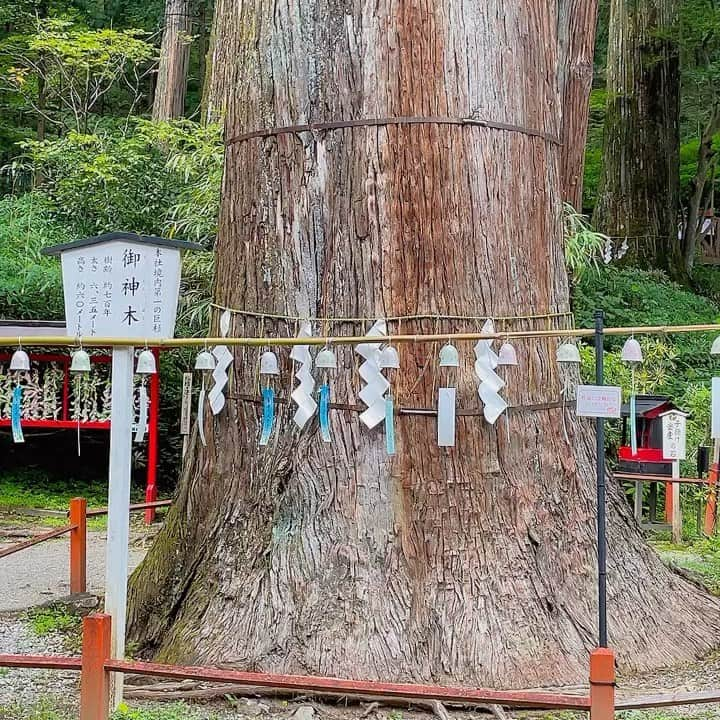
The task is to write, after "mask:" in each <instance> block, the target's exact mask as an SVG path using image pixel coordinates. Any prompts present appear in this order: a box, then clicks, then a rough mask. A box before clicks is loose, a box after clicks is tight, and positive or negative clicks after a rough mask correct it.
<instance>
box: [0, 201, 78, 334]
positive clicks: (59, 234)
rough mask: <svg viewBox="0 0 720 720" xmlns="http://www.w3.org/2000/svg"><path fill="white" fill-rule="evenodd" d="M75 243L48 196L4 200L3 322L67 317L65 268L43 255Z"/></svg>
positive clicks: (0, 211) (0, 224) (0, 219)
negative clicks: (51, 247)
mask: <svg viewBox="0 0 720 720" xmlns="http://www.w3.org/2000/svg"><path fill="white" fill-rule="evenodd" d="M70 239H72V236H71V235H70V234H69V233H68V231H67V230H66V228H65V227H64V226H63V225H62V224H60V223H59V222H58V221H57V220H56V219H55V218H54V217H53V210H52V206H51V204H50V203H49V202H48V201H47V199H46V198H44V197H43V196H42V195H40V194H38V193H28V194H26V195H23V196H21V197H12V196H10V197H5V198H2V199H0V317H1V318H14V319H18V318H22V319H26V320H55V319H62V318H63V315H64V313H63V300H62V282H61V278H60V266H59V263H58V261H57V259H56V258H49V257H45V256H43V255H41V254H40V250H41V249H42V248H43V247H46V246H48V245H53V244H55V243H59V242H67V241H69V240H70Z"/></svg>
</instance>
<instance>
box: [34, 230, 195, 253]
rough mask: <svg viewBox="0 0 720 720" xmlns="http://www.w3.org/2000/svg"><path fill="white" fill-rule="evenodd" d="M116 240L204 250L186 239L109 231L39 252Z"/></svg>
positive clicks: (55, 251)
mask: <svg viewBox="0 0 720 720" xmlns="http://www.w3.org/2000/svg"><path fill="white" fill-rule="evenodd" d="M116 240H120V241H123V240H124V241H127V242H134V243H140V244H142V245H155V246H160V247H170V248H177V249H178V250H205V248H204V247H203V246H202V245H200V244H198V243H193V242H188V241H187V240H172V239H171V238H162V237H156V236H154V235H136V234H135V233H131V232H111V233H104V234H103V235H95V236H94V237H89V238H83V239H82V240H73V241H72V242H69V243H63V244H62V245H52V246H51V247H46V248H43V249H42V250H41V253H42V254H43V255H60V254H61V253H63V252H65V251H66V250H77V248H82V247H90V246H91V245H101V244H102V243H107V242H113V241H116Z"/></svg>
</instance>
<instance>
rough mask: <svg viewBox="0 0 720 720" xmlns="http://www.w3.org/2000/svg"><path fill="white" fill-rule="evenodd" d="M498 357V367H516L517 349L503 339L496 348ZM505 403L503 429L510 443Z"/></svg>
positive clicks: (508, 417) (508, 419) (508, 418)
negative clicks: (498, 348) (498, 347)
mask: <svg viewBox="0 0 720 720" xmlns="http://www.w3.org/2000/svg"><path fill="white" fill-rule="evenodd" d="M497 358H498V367H517V365H518V364H519V363H518V358H517V351H516V350H515V347H514V346H513V345H512V344H511V343H510V341H509V340H505V342H504V343H503V344H502V345H501V346H500V350H498V354H497ZM503 382H505V386H506V387H507V381H503ZM507 407H508V405H507V403H506V404H505V430H506V431H507V441H508V444H509V443H510V415H509V413H508V412H507Z"/></svg>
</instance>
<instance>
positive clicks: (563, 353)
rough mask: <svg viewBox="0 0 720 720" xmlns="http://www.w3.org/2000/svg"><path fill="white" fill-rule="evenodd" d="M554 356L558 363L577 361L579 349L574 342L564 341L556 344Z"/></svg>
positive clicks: (578, 360) (578, 359)
mask: <svg viewBox="0 0 720 720" xmlns="http://www.w3.org/2000/svg"><path fill="white" fill-rule="evenodd" d="M555 357H556V359H557V361H558V362H559V363H579V362H580V351H579V350H578V346H577V345H575V343H571V342H566V343H562V345H559V346H558V349H557V354H556V356H555Z"/></svg>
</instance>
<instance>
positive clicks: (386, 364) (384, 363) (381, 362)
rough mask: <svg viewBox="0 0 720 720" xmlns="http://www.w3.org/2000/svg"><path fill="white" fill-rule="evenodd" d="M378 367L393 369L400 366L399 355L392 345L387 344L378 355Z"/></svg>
mask: <svg viewBox="0 0 720 720" xmlns="http://www.w3.org/2000/svg"><path fill="white" fill-rule="evenodd" d="M378 367H381V368H395V369H397V368H399V367H400V356H399V355H398V351H397V350H396V349H395V348H394V347H393V346H392V345H388V346H387V347H386V348H384V349H383V351H382V352H381V353H380V357H379V358H378Z"/></svg>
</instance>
